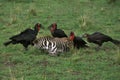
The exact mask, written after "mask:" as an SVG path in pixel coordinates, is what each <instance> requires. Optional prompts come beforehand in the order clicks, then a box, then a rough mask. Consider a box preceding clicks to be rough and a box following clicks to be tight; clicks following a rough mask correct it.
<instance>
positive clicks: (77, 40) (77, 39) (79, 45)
mask: <svg viewBox="0 0 120 80" xmlns="http://www.w3.org/2000/svg"><path fill="white" fill-rule="evenodd" d="M71 35H73V36H71V37H73V43H74V48H77V49H80V48H87V47H88V46H87V45H86V44H87V43H86V42H85V41H84V40H83V39H82V38H81V37H78V36H75V34H74V32H71Z"/></svg>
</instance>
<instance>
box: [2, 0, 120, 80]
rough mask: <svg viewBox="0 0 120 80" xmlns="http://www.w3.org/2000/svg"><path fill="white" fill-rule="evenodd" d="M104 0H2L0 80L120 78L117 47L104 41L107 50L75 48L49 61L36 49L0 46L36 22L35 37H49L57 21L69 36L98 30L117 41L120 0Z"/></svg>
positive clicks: (118, 79)
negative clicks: (36, 35)
mask: <svg viewBox="0 0 120 80" xmlns="http://www.w3.org/2000/svg"><path fill="white" fill-rule="evenodd" d="M107 1H108V0H0V30H1V31H0V80H120V65H119V63H120V49H119V48H117V47H116V46H115V45H114V44H112V43H110V42H108V43H105V44H104V45H103V46H102V48H103V49H105V50H103V49H102V50H100V51H95V50H94V47H95V45H94V44H89V45H90V46H91V48H90V49H80V50H73V51H71V52H68V53H64V54H62V55H61V56H59V57H51V56H49V55H47V54H45V53H42V52H41V51H39V50H37V49H35V48H34V47H31V46H30V47H29V50H28V51H25V50H24V49H23V46H22V45H20V44H18V45H9V46H8V47H5V46H3V43H4V42H5V41H7V40H8V38H9V37H11V36H12V35H15V34H17V33H20V32H21V31H23V30H24V29H26V28H33V26H34V24H35V23H37V22H39V23H41V24H43V25H44V26H45V30H40V33H39V35H38V37H39V36H44V35H50V31H49V30H48V29H47V27H48V26H49V25H50V24H51V23H54V22H56V23H57V24H58V27H59V28H61V29H63V30H64V31H65V32H66V34H68V35H69V33H70V31H74V32H75V34H76V35H78V36H81V35H82V34H84V33H93V32H95V31H101V32H103V33H105V34H107V35H109V36H111V37H112V38H114V39H118V40H120V1H119V0H117V1H116V2H115V3H113V4H108V3H107Z"/></svg>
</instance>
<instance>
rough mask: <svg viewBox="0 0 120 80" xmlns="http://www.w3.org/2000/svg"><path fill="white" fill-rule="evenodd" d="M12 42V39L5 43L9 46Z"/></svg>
mask: <svg viewBox="0 0 120 80" xmlns="http://www.w3.org/2000/svg"><path fill="white" fill-rule="evenodd" d="M10 43H12V41H8V42H5V43H4V45H5V46H7V45H9V44H10Z"/></svg>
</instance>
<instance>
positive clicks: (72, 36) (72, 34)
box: [70, 32, 75, 41]
mask: <svg viewBox="0 0 120 80" xmlns="http://www.w3.org/2000/svg"><path fill="white" fill-rule="evenodd" d="M74 37H75V35H74V33H73V32H71V33H70V40H71V41H73V40H74Z"/></svg>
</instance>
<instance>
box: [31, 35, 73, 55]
mask: <svg viewBox="0 0 120 80" xmlns="http://www.w3.org/2000/svg"><path fill="white" fill-rule="evenodd" d="M33 43H34V46H35V47H36V48H38V49H42V50H45V51H47V52H48V53H49V54H52V55H56V54H58V53H61V52H67V51H69V50H70V46H72V45H73V42H72V41H69V40H67V38H53V37H49V36H45V37H40V38H39V39H36V40H35V41H34V42H33ZM70 44H72V45H70Z"/></svg>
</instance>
